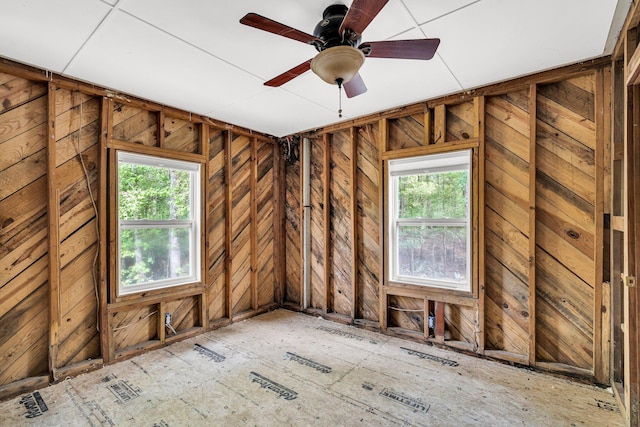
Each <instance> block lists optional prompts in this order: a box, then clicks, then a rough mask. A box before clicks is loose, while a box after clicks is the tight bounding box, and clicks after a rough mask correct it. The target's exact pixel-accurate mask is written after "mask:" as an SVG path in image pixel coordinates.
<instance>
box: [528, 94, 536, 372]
mask: <svg viewBox="0 0 640 427" xmlns="http://www.w3.org/2000/svg"><path fill="white" fill-rule="evenodd" d="M536 94H537V87H536V85H535V84H532V85H531V86H530V87H529V274H528V277H529V354H528V356H529V365H532V366H534V365H535V364H536V130H537V124H536V123H537V104H536V103H537V98H536Z"/></svg>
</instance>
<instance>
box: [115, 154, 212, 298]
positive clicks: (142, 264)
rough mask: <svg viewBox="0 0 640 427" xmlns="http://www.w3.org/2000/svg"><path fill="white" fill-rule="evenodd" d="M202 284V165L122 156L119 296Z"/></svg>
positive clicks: (119, 181)
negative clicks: (197, 283)
mask: <svg viewBox="0 0 640 427" xmlns="http://www.w3.org/2000/svg"><path fill="white" fill-rule="evenodd" d="M199 280H200V164H198V163H191V162H185V161H179V160H170V159H164V158H160V157H152V156H146V155H140V154H132V153H125V152H118V294H119V295H124V294H130V293H134V292H141V291H147V290H151V289H159V288H165V287H168V286H176V285H182V284H187V283H193V282H197V281H199Z"/></svg>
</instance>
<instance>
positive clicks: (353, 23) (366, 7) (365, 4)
mask: <svg viewBox="0 0 640 427" xmlns="http://www.w3.org/2000/svg"><path fill="white" fill-rule="evenodd" d="M387 2H389V0H353V3H351V7H350V8H349V11H348V12H347V15H346V16H345V17H344V20H343V21H342V24H340V34H344V31H345V30H347V29H348V30H350V32H351V34H349V35H348V37H349V38H351V40H356V39H357V38H358V37H360V34H362V32H363V31H364V29H365V28H367V26H369V24H370V23H371V21H373V18H375V17H376V15H377V14H378V13H379V12H380V11H381V10H382V8H383V7H384V6H385V5H386V4H387Z"/></svg>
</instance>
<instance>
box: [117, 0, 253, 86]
mask: <svg viewBox="0 0 640 427" xmlns="http://www.w3.org/2000/svg"><path fill="white" fill-rule="evenodd" d="M120 12H122V13H124V14H126V15H129V16H130V17H132V18H133V19H136V20H138V21H140V22H142V23H143V24H146V25H148V26H150V27H151V28H153V29H155V30H157V31H160V32H161V33H164V34H166V35H168V36H169V37H173V38H174V39H176V40H178V41H179V42H181V43H184V44H186V45H187V46H190V47H192V48H194V49H196V50H198V51H200V52H202V53H204V54H205V55H208V56H210V57H212V58H215V59H217V60H218V61H222V62H224V63H225V64H227V65H230V66H231V67H233V68H235V69H236V70H239V71H242V72H243V73H246V74H248V75H250V76H252V77H255V78H257V79H258V80H261V81H264V78H263V77H261V76H258V75H257V74H253V73H252V72H250V71H248V70H245V69H244V68H242V67H239V66H238V65H236V64H234V63H233V62H230V61H228V60H226V59H224V58H222V57H220V56H218V55H214V54H213V53H211V52H209V51H208V50H206V49H205V48H203V47H200V46H198V45H196V44H194V43H191V42H190V41H188V40H185V39H183V38H182V37H180V36H177V35H176V34H173V33H171V32H169V31H167V30H165V29H164V28H161V27H158V26H157V25H155V24H152V23H151V22H149V21H147V20H145V19H142V18H141V17H139V16H137V15H134V14H133V13H131V12H128V11H126V10H120Z"/></svg>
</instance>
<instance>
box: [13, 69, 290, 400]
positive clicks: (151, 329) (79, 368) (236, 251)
mask: <svg viewBox="0 0 640 427" xmlns="http://www.w3.org/2000/svg"><path fill="white" fill-rule="evenodd" d="M0 101H2V103H1V105H0V399H2V398H6V397H9V396H11V395H14V394H16V393H20V392H22V391H24V390H29V389H33V388H35V387H42V386H45V385H46V384H48V383H50V382H52V381H58V380H60V379H63V378H65V377H67V376H69V375H75V374H77V373H80V372H83V371H86V370H89V369H95V368H98V367H100V366H102V365H103V364H105V363H111V362H114V361H117V360H122V359H123V358H127V357H130V356H132V355H134V354H138V353H140V352H142V351H147V350H149V349H153V348H158V347H160V346H163V345H165V344H168V343H171V342H175V341H177V340H181V339H184V338H186V337H189V336H193V335H195V334H199V333H201V332H203V331H206V330H210V329H213V328H217V327H220V326H223V325H225V324H228V323H230V322H233V321H237V320H240V319H244V318H247V317H250V316H254V315H256V314H258V313H261V312H264V311H266V310H269V309H273V308H275V307H277V306H278V305H279V303H280V301H279V300H278V298H279V295H280V294H281V292H280V291H279V289H280V286H281V283H282V280H283V274H282V273H281V272H280V271H281V270H279V269H278V268H276V263H275V259H276V258H277V254H276V252H277V251H283V250H284V247H281V246H282V239H281V238H280V240H279V237H278V231H279V230H281V227H279V226H278V224H279V223H280V221H281V219H280V218H282V217H283V214H282V213H281V212H280V210H281V207H282V206H284V203H283V202H282V197H281V196H280V194H281V192H280V185H279V182H280V179H279V178H278V175H277V174H279V173H280V172H278V171H279V170H280V169H281V166H279V162H280V161H281V160H280V154H279V149H278V146H277V145H276V144H274V141H273V140H272V139H271V138H269V137H267V136H264V135H261V134H259V133H255V132H252V131H249V130H245V129H242V128H237V127H234V126H231V125H228V124H226V123H219V122H216V121H214V120H211V119H208V118H204V117H200V116H194V115H191V114H189V113H185V112H182V111H178V110H174V109H170V108H166V107H163V106H159V105H154V104H152V103H148V102H143V101H140V100H135V99H131V98H129V97H128V98H127V99H124V98H121V97H118V96H114V95H113V93H108V92H106V91H101V90H100V89H96V88H95V87H93V86H85V85H83V84H80V83H77V82H73V81H71V80H68V79H64V78H59V77H56V76H53V77H52V76H50V75H46V74H45V73H44V72H40V71H38V70H34V69H32V68H27V67H23V66H20V65H18V64H14V63H11V62H9V61H5V60H3V61H2V62H1V63H0ZM117 150H125V151H133V152H138V153H147V154H154V155H161V156H166V157H173V158H178V159H183V160H190V161H195V162H199V163H201V165H202V171H203V195H204V198H203V210H202V218H203V224H202V226H203V227H202V228H203V231H202V236H203V240H202V249H203V255H202V265H203V274H202V281H201V282H200V283H196V284H193V285H187V286H180V287H175V288H169V289H164V290H157V291H153V292H146V293H142V294H134V295H126V296H118V295H117V294H116V289H115V286H114V285H112V284H113V283H115V281H114V279H115V273H114V268H113V266H114V265H115V260H114V253H115V252H114V250H113V249H114V247H113V246H111V245H113V244H115V234H114V229H115V227H114V225H115V222H114V219H113V214H114V213H115V211H114V210H113V209H114V205H113V204H112V202H111V201H112V200H114V199H115V191H116V188H115V184H114V181H113V179H112V178H113V176H114V175H113V172H114V170H113V165H114V164H115V163H114V161H115V152H116V151H117ZM167 312H169V313H171V315H172V326H173V327H174V329H175V330H176V332H177V333H176V334H174V333H173V332H172V331H170V330H169V329H167V328H165V326H164V313H167Z"/></svg>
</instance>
